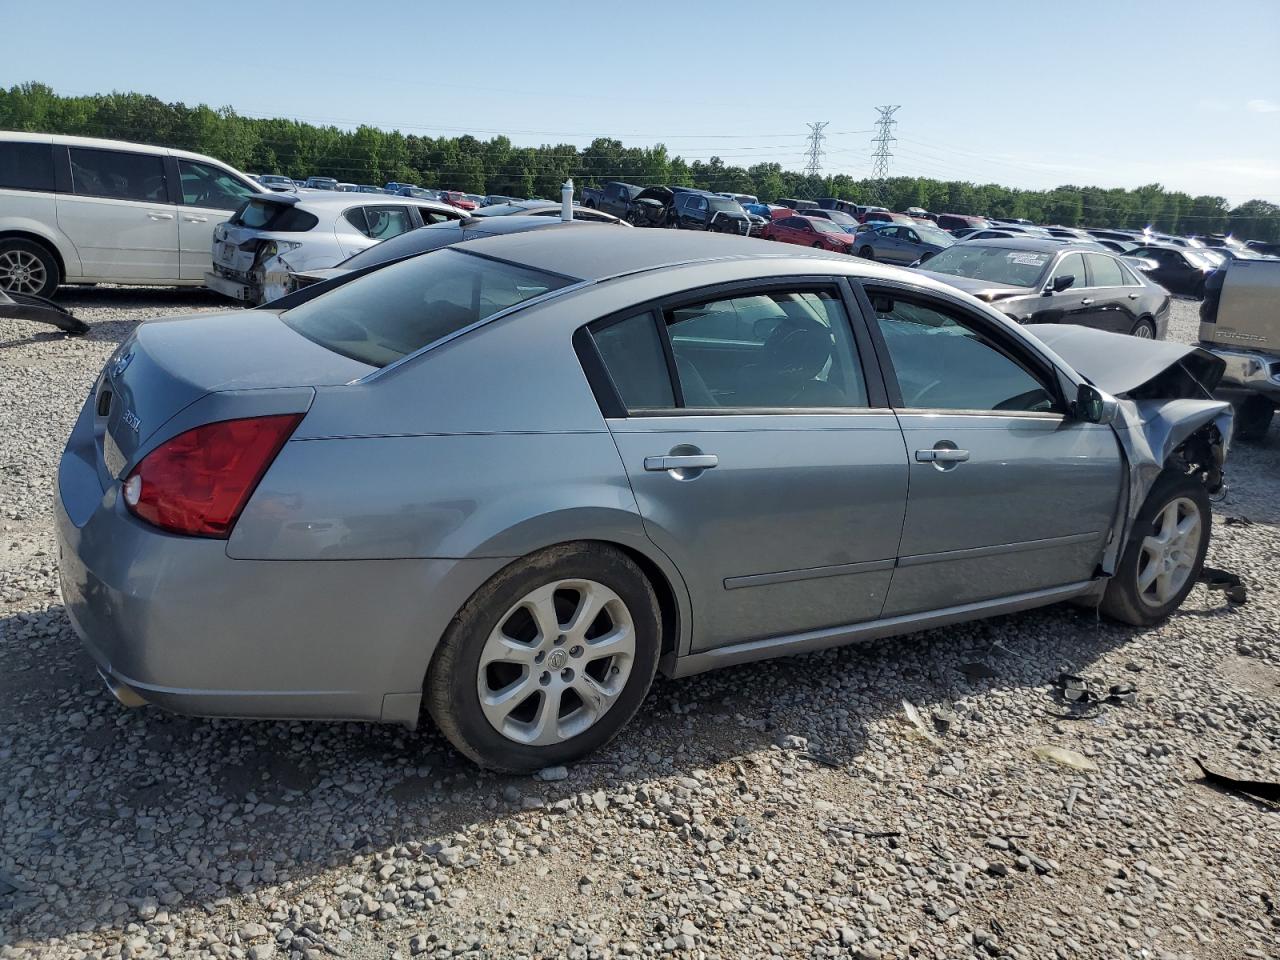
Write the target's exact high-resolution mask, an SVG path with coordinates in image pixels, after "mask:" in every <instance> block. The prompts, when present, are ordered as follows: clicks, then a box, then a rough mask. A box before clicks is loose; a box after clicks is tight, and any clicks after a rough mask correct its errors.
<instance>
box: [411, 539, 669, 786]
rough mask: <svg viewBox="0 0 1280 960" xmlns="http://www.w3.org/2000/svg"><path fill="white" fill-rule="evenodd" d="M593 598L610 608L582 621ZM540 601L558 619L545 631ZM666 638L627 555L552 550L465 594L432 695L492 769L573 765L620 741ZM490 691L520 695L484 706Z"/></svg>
mask: <svg viewBox="0 0 1280 960" xmlns="http://www.w3.org/2000/svg"><path fill="white" fill-rule="evenodd" d="M575 595H576V600H575V599H574V597H575ZM588 596H590V597H591V598H592V599H593V600H594V602H595V603H596V604H597V605H599V610H600V611H601V612H600V613H599V614H598V615H597V617H595V618H594V619H593V620H592V621H591V622H590V623H587V624H586V625H585V626H582V625H575V624H573V623H572V618H573V617H574V616H575V615H577V614H578V613H579V610H580V609H581V607H580V605H581V604H582V602H583V601H584V600H585V599H586V598H587V597H588ZM535 604H538V605H541V604H546V606H542V607H541V609H542V610H543V611H544V614H543V615H544V616H545V617H548V618H554V621H555V622H554V623H551V621H550V619H548V620H546V621H544V622H546V623H548V624H550V626H549V628H546V629H539V628H538V626H537V621H536V620H535V619H534V616H533V611H534V610H535V609H536V607H535ZM627 624H629V636H630V638H631V647H630V650H629V651H628V649H627V643H626V637H627V636H628V630H627V629H625V625H627ZM553 633H554V634H556V636H552V635H551V634H553ZM593 633H594V634H595V636H592V634H593ZM584 634H585V636H584ZM609 637H616V641H615V642H616V643H618V647H616V648H614V649H616V651H617V653H616V654H615V655H613V656H607V657H598V658H596V659H592V646H593V644H602V643H606V642H608V638H609ZM661 637H662V622H661V613H660V612H659V608H658V600H657V597H656V596H655V594H654V592H653V587H652V585H651V584H650V583H649V581H648V579H647V578H646V577H645V575H644V573H643V572H642V571H641V570H640V568H639V567H638V566H636V564H635V563H634V562H633V561H632V560H631V559H630V558H629V557H628V556H627V555H626V554H624V553H623V552H622V551H621V550H618V549H617V548H615V547H611V546H609V545H607V544H602V543H571V544H564V545H562V546H557V547H550V548H548V549H546V550H542V551H540V552H538V553H535V554H532V555H530V556H528V557H525V558H523V559H521V560H517V561H516V562H514V563H512V564H511V565H509V566H507V567H505V568H504V569H503V570H501V571H499V572H498V573H497V574H495V575H494V576H493V577H492V578H491V579H490V580H489V582H488V583H486V584H485V585H484V586H483V587H481V588H480V589H479V590H477V591H476V593H475V594H474V595H473V596H472V597H471V599H470V600H468V601H467V603H466V604H465V605H464V606H463V608H462V609H461V610H460V611H459V612H458V614H457V616H455V617H454V618H453V621H452V623H450V624H449V628H448V629H447V630H446V631H445V634H444V637H443V639H442V640H441V641H440V646H439V648H438V649H437V650H436V654H435V656H434V658H433V659H432V661H431V666H430V668H429V669H428V671H427V677H426V682H425V689H424V693H425V697H424V700H425V703H426V707H427V710H428V711H429V712H430V714H431V716H432V718H433V719H434V720H435V722H436V725H437V726H438V727H439V728H440V731H441V732H442V733H443V734H444V735H445V736H446V737H448V739H449V742H450V743H452V744H453V745H454V746H455V747H456V748H457V749H458V751H459V752H461V753H463V754H465V755H466V756H468V757H470V758H471V759H472V760H474V761H475V762H476V763H478V764H479V765H481V766H483V767H488V768H490V769H493V770H502V771H508V772H512V773H527V772H529V771H533V770H538V769H540V768H542V767H548V766H556V765H559V764H564V763H569V762H571V761H573V760H577V759H579V758H581V757H583V756H585V755H587V754H589V753H591V752H592V751H593V750H596V749H598V748H600V747H602V746H603V745H604V744H606V743H608V742H609V741H610V740H612V739H613V738H614V737H615V736H616V735H617V734H618V732H619V731H620V730H621V729H622V728H623V727H624V726H626V724H627V722H628V721H629V720H630V719H631V717H632V716H633V715H634V714H635V712H636V710H637V709H639V707H640V704H641V703H642V702H643V701H644V697H645V694H646V693H648V691H649V686H650V684H651V683H652V682H653V677H654V673H655V672H656V671H657V668H658V657H659V654H660V647H661ZM588 638H590V639H588ZM575 640H581V641H583V642H575ZM611 647H612V645H611ZM602 649H603V648H602ZM579 690H581V691H583V692H584V693H586V697H584V696H580V695H579V693H578V691H579ZM482 691H488V692H489V694H490V695H491V696H492V694H494V693H496V692H499V691H501V692H504V693H505V692H507V691H513V692H511V693H508V694H507V697H506V699H505V700H501V701H499V700H498V699H497V698H492V699H490V702H489V703H488V705H487V707H486V705H485V704H484V703H483V702H482ZM570 691H572V693H570ZM601 694H603V697H602V696H601ZM604 697H607V698H608V700H607V702H605V700H604ZM553 698H554V700H553ZM588 698H590V702H589V700H588ZM602 703H603V704H604V706H603V709H600V706H601V704H602ZM593 707H594V709H593ZM553 708H554V710H555V713H554V714H552V713H551V710H552V709H553ZM597 710H598V712H597ZM486 711H487V712H486ZM491 718H493V719H492V720H491ZM498 724H500V725H501V729H500V727H499V725H498ZM537 739H542V740H543V742H542V743H537V742H534V741H536V740H537Z"/></svg>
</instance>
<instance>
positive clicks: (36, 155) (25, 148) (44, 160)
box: [0, 140, 54, 193]
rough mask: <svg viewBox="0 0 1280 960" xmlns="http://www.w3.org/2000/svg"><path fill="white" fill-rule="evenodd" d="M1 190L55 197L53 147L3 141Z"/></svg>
mask: <svg viewBox="0 0 1280 960" xmlns="http://www.w3.org/2000/svg"><path fill="white" fill-rule="evenodd" d="M0 190H42V191H45V192H48V193H52V192H53V190H54V183H53V145H52V144H49V143H21V142H17V141H12V140H5V141H0Z"/></svg>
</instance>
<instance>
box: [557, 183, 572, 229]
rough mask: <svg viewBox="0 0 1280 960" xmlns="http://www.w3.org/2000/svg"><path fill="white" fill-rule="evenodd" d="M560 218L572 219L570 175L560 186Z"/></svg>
mask: <svg viewBox="0 0 1280 960" xmlns="http://www.w3.org/2000/svg"><path fill="white" fill-rule="evenodd" d="M560 219H561V220H572V219H573V178H572V177H570V178H569V179H568V180H566V181H565V182H564V184H563V185H562V186H561V187H560Z"/></svg>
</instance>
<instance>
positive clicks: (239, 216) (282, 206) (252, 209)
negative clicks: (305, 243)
mask: <svg viewBox="0 0 1280 960" xmlns="http://www.w3.org/2000/svg"><path fill="white" fill-rule="evenodd" d="M319 222H320V221H319V220H318V219H317V218H316V216H315V215H314V214H311V213H307V211H305V210H299V209H298V208H297V207H295V206H294V205H293V204H290V203H272V202H271V201H269V200H250V201H248V202H247V203H245V204H244V205H243V206H241V207H240V209H239V210H237V211H236V212H235V216H233V217H232V218H231V220H230V223H231V225H232V226H233V227H249V228H250V229H252V230H271V231H273V232H276V233H306V232H307V231H308V230H310V229H311V228H312V227H314V226H315V225H316V224H318V223H319Z"/></svg>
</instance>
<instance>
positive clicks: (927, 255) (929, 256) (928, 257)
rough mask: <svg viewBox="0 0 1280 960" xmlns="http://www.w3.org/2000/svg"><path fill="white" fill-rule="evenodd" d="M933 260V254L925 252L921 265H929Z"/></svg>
mask: <svg viewBox="0 0 1280 960" xmlns="http://www.w3.org/2000/svg"><path fill="white" fill-rule="evenodd" d="M932 259H933V254H932V253H929V252H925V253H923V254H921V255H920V262H921V263H928V262H929V261H930V260H932Z"/></svg>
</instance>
